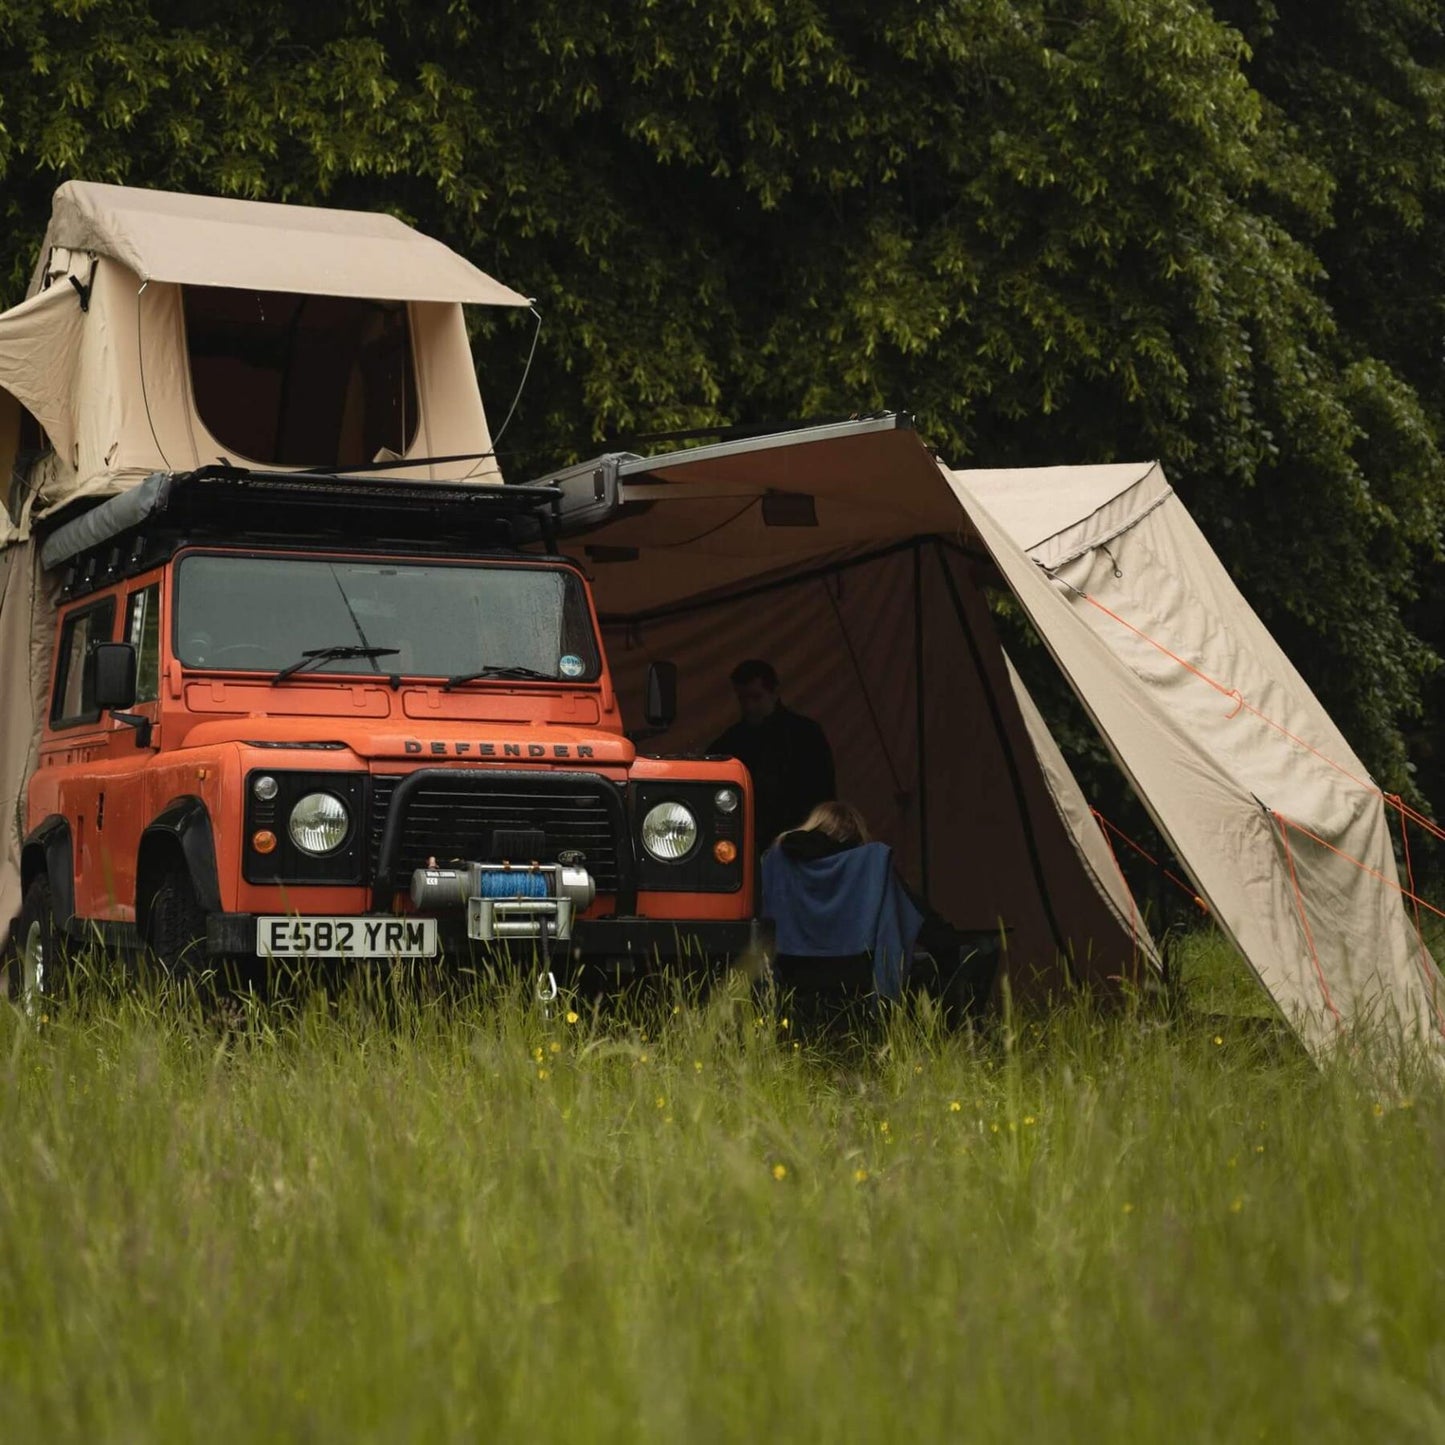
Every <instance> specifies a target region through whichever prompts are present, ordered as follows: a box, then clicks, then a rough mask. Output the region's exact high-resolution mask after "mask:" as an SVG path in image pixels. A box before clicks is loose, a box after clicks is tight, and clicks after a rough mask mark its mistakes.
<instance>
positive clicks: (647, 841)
mask: <svg viewBox="0 0 1445 1445" xmlns="http://www.w3.org/2000/svg"><path fill="white" fill-rule="evenodd" d="M696 842H697V819H696V818H694V817H693V815H692V811H691V810H690V809H688V808H684V807H683V805H682V804H681V803H659V804H657V806H656V807H654V808H649V809H648V811H647V816H646V817H645V818H644V819H643V820H642V846H643V847H644V848H646V849H647V851H648V852H649V853H651V854H652V856H653V857H654V858H656V859H657V860H658V862H660V863H676V862H678V861H679V860H680V859H683V858H686V857H687V855H688V854H689V853H691V852H692V850H693V845H694V844H695V843H696Z"/></svg>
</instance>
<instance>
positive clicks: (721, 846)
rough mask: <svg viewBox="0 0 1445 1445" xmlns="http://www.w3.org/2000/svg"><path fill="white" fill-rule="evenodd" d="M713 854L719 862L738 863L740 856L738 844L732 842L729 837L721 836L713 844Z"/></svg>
mask: <svg viewBox="0 0 1445 1445" xmlns="http://www.w3.org/2000/svg"><path fill="white" fill-rule="evenodd" d="M712 856H713V857H714V858H716V859H717V861H718V862H719V863H736V862H737V857H738V845H737V844H736V843H733V842H730V841H729V840H728V839H727V838H719V839H718V840H717V842H716V843H714V844H713V845H712Z"/></svg>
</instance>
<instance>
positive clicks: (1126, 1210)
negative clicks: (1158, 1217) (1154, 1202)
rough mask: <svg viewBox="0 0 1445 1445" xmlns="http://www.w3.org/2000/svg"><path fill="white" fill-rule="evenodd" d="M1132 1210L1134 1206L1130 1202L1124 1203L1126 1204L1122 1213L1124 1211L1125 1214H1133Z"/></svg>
mask: <svg viewBox="0 0 1445 1445" xmlns="http://www.w3.org/2000/svg"><path fill="white" fill-rule="evenodd" d="M1133 1212H1134V1206H1133V1205H1132V1204H1126V1205H1125V1206H1124V1213H1125V1214H1133Z"/></svg>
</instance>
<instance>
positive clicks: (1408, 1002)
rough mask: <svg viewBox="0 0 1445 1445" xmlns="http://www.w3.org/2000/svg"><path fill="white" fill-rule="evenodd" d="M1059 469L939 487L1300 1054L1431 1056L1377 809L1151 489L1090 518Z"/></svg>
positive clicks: (1139, 483) (1118, 488) (1430, 1004)
mask: <svg viewBox="0 0 1445 1445" xmlns="http://www.w3.org/2000/svg"><path fill="white" fill-rule="evenodd" d="M1070 470H1072V469H1055V470H1054V474H1053V475H1052V476H1051V477H1050V476H1047V475H1045V474H1042V473H1031V474H1019V473H1002V472H998V473H990V472H979V473H970V472H949V473H946V475H947V476H948V477H949V480H950V484H951V485H952V487H953V489H954V491H955V492H956V494H957V495H958V497H959V499H960V501H961V502H962V503H963V506H964V508H965V510H966V512H967V514H968V516H969V519H970V521H971V522H972V524H973V526H974V528H975V529H976V530H977V532H978V534H979V536H980V537H981V538H982V540H983V541H984V543H985V544H986V545H987V547H988V550H989V552H990V553H991V554H992V555H993V557H994V559H995V561H996V562H997V563H998V566H999V568H1000V570H1001V571H1002V572H1003V574H1004V576H1005V577H1006V578H1007V580H1008V582H1009V584H1010V585H1011V586H1012V588H1013V590H1014V592H1015V595H1016V596H1017V597H1018V599H1019V601H1020V602H1021V603H1022V604H1023V606H1024V608H1025V609H1026V611H1027V612H1028V614H1029V616H1030V618H1031V619H1032V620H1033V622H1034V625H1035V626H1036V627H1037V628H1038V630H1039V632H1040V634H1041V635H1042V637H1043V638H1044V640H1045V642H1046V643H1047V644H1048V646H1049V647H1050V649H1051V650H1052V652H1053V654H1054V656H1055V658H1056V659H1057V660H1058V662H1059V665H1060V667H1061V668H1062V669H1063V670H1064V672H1065V674H1066V676H1067V677H1068V678H1069V680H1070V682H1071V683H1072V684H1073V686H1074V688H1075V690H1076V691H1077V693H1078V694H1079V697H1080V698H1081V699H1082V701H1083V702H1084V704H1085V706H1086V707H1087V708H1088V709H1089V711H1090V712H1091V713H1092V714H1093V716H1094V719H1095V721H1096V722H1097V723H1098V725H1099V728H1100V731H1101V733H1102V734H1103V736H1104V737H1105V739H1106V740H1107V741H1108V743H1109V745H1110V746H1111V748H1112V749H1113V750H1114V753H1115V756H1116V757H1117V758H1118V759H1119V761H1120V764H1121V766H1122V767H1123V768H1124V769H1125V771H1126V772H1127V774H1128V775H1129V776H1130V778H1131V780H1132V781H1133V783H1134V786H1135V788H1136V790H1137V791H1138V793H1139V796H1140V797H1141V799H1142V800H1143V801H1144V802H1145V803H1146V805H1147V806H1148V807H1149V809H1150V811H1151V812H1152V813H1153V815H1154V817H1155V819H1156V821H1157V822H1158V824H1159V826H1160V828H1161V829H1162V831H1163V832H1164V834H1165V836H1166V837H1167V838H1168V839H1169V840H1170V843H1171V846H1172V847H1173V848H1174V850H1175V852H1176V854H1177V855H1178V857H1179V858H1180V860H1181V862H1182V863H1183V864H1184V866H1185V867H1186V868H1187V869H1188V870H1189V872H1190V874H1191V876H1192V877H1193V879H1194V881H1195V883H1196V885H1197V887H1198V888H1199V891H1200V893H1201V894H1202V895H1203V897H1204V898H1205V899H1206V900H1207V901H1208V902H1209V905H1210V907H1211V909H1212V910H1213V912H1214V915H1215V917H1216V918H1217V919H1218V921H1219V922H1220V923H1221V925H1222V926H1223V927H1224V928H1226V929H1227V931H1228V932H1229V933H1230V934H1231V936H1232V937H1233V938H1234V939H1235V941H1236V942H1237V944H1238V945H1239V947H1240V950H1241V952H1242V953H1243V954H1244V956H1245V958H1246V959H1247V960H1248V961H1249V963H1250V964H1251V966H1252V967H1253V968H1254V969H1255V971H1256V972H1257V973H1258V974H1259V976H1260V978H1261V980H1262V981H1263V983H1264V985H1265V987H1266V988H1267V989H1268V990H1269V992H1270V993H1271V994H1272V995H1273V997H1274V998H1275V1000H1276V1001H1277V1002H1278V1003H1279V1005H1280V1007H1281V1008H1282V1010H1283V1011H1284V1013H1285V1015H1286V1016H1287V1017H1288V1018H1289V1019H1290V1021H1291V1023H1292V1024H1293V1025H1294V1027H1295V1028H1296V1029H1297V1030H1298V1031H1299V1033H1300V1035H1301V1037H1302V1038H1303V1039H1304V1040H1305V1041H1306V1043H1307V1044H1309V1045H1310V1047H1311V1048H1312V1049H1314V1050H1316V1051H1317V1052H1324V1051H1327V1050H1328V1049H1330V1048H1331V1047H1332V1046H1333V1045H1335V1044H1336V1043H1337V1042H1338V1041H1339V1039H1340V1038H1341V1037H1343V1036H1345V1035H1346V1034H1347V1033H1348V1032H1349V1030H1350V1029H1351V1027H1352V1026H1354V1025H1359V1024H1363V1025H1369V1024H1371V1023H1380V1024H1383V1025H1385V1026H1386V1027H1388V1028H1389V1029H1390V1030H1391V1031H1392V1032H1397V1031H1400V1030H1403V1032H1404V1034H1405V1036H1406V1037H1408V1038H1415V1039H1419V1040H1424V1041H1428V1042H1429V1043H1430V1044H1431V1045H1432V1046H1436V1047H1438V1046H1439V1044H1440V1041H1441V1039H1442V1037H1445V1021H1442V1018H1441V1015H1440V1014H1439V1012H1438V1011H1437V1010H1438V1007H1439V1003H1440V1002H1441V1001H1442V1000H1445V991H1442V990H1441V980H1440V975H1439V973H1438V971H1437V970H1436V968H1435V966H1434V963H1433V961H1432V960H1431V959H1430V957H1429V955H1428V954H1427V953H1426V952H1425V951H1424V949H1423V947H1422V946H1421V944H1420V943H1419V940H1418V939H1417V938H1416V936H1415V934H1414V931H1413V929H1412V928H1411V927H1410V926H1409V923H1408V920H1407V918H1406V915H1405V911H1404V909H1403V907H1402V905H1401V897H1400V894H1399V891H1398V878H1397V873H1396V867H1395V858H1394V852H1393V848H1392V845H1391V838H1390V830H1389V824H1388V822H1387V815H1386V807H1385V803H1384V800H1383V799H1382V797H1381V795H1380V793H1379V790H1378V789H1377V787H1376V786H1375V784H1374V783H1373V781H1372V780H1371V779H1370V778H1369V775H1368V774H1367V773H1366V771H1365V768H1364V766H1363V764H1362V763H1361V762H1360V760H1359V759H1358V758H1357V757H1356V756H1355V755H1354V753H1353V751H1352V750H1351V749H1350V747H1349V745H1348V744H1347V743H1346V741H1345V739H1344V738H1343V737H1342V736H1341V734H1340V733H1339V731H1338V729H1337V728H1336V727H1335V726H1334V724H1333V723H1332V722H1331V721H1330V719H1329V716H1328V715H1327V714H1326V713H1325V711H1324V709H1323V708H1322V707H1321V706H1320V704H1319V702H1318V700H1317V699H1316V698H1315V697H1314V696H1313V694H1312V693H1311V692H1310V690H1309V688H1308V687H1307V686H1306V685H1305V683H1304V681H1303V679H1302V678H1301V677H1300V676H1299V674H1298V672H1297V671H1296V670H1295V669H1294V667H1293V666H1292V665H1291V664H1290V662H1289V660H1288V658H1286V657H1285V655H1284V653H1283V652H1282V651H1281V650H1280V648H1279V647H1278V645H1277V644H1276V643H1275V642H1274V640H1273V639H1272V638H1271V637H1270V636H1269V634H1268V632H1267V631H1266V630H1265V628H1264V626H1263V624H1262V623H1261V622H1260V621H1259V619H1258V618H1257V617H1256V616H1255V614H1254V613H1253V611H1252V610H1251V609H1250V608H1249V606H1248V604H1247V603H1245V601H1244V599H1243V598H1242V597H1241V596H1240V595H1239V592H1238V590H1237V589H1236V588H1235V586H1234V584H1233V582H1232V581H1231V580H1230V578H1229V576H1228V574H1227V573H1226V572H1225V571H1224V568H1223V567H1222V566H1221V565H1220V563H1219V561H1218V559H1217V558H1216V557H1215V556H1214V554H1213V552H1212V551H1211V550H1210V548H1209V545H1208V543H1207V542H1206V541H1205V539H1204V537H1203V535H1202V534H1201V533H1200V532H1199V529H1198V528H1197V527H1196V526H1195V524H1194V523H1193V521H1192V520H1191V519H1190V517H1189V516H1188V514H1187V513H1186V512H1185V510H1184V508H1183V506H1182V505H1181V504H1180V502H1179V501H1178V499H1177V498H1176V497H1175V496H1174V495H1173V493H1172V492H1171V491H1170V490H1169V488H1168V485H1167V482H1166V481H1165V480H1164V478H1163V474H1162V472H1161V471H1159V469H1158V468H1157V467H1154V468H1147V469H1145V468H1138V469H1135V472H1134V475H1133V477H1132V478H1128V477H1124V476H1122V475H1120V476H1118V477H1116V478H1115V481H1116V483H1117V485H1115V486H1114V488H1113V491H1114V495H1112V496H1103V497H1092V498H1090V499H1089V500H1090V503H1091V510H1089V511H1088V512H1085V511H1084V508H1083V507H1081V506H1080V505H1079V504H1078V500H1077V498H1071V497H1070V494H1069V490H1068V486H1067V483H1068V476H1067V473H1068V472H1069V471H1070ZM1103 490H1104V491H1105V492H1107V491H1108V490H1109V489H1108V487H1107V486H1106V487H1104V488H1103ZM1050 495H1052V496H1053V497H1054V498H1055V503H1054V505H1053V510H1052V515H1050V513H1049V506H1048V498H1049V496H1050ZM995 504H997V505H998V506H999V508H1000V511H1001V512H1002V513H1004V514H1006V515H1009V517H1010V526H1009V527H1005V526H1004V525H1002V524H1001V523H1000V521H999V520H998V517H997V516H995V514H994V512H993V510H992V508H993V506H994V505H995ZM1051 529H1052V530H1051ZM1025 539H1026V541H1027V550H1025V546H1024V545H1023V542H1024V540H1025ZM1105 609H1107V610H1105ZM1300 829H1308V830H1309V831H1310V832H1311V833H1313V834H1315V835H1317V836H1318V837H1319V838H1320V839H1322V840H1323V843H1318V842H1315V841H1313V840H1312V839H1311V838H1309V837H1307V836H1305V835H1304V834H1303V833H1302V832H1300V831H1299V830H1300ZM1326 845H1327V846H1326ZM1332 849H1334V850H1339V851H1338V852H1336V851H1331V850H1332ZM1342 854H1343V855H1349V856H1350V857H1352V858H1354V859H1357V860H1359V863H1360V864H1363V865H1364V866H1363V867H1360V866H1357V865H1356V863H1354V862H1351V861H1349V858H1347V857H1345V856H1342ZM1366 870H1369V871H1366Z"/></svg>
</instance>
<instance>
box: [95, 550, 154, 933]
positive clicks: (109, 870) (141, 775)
mask: <svg viewBox="0 0 1445 1445" xmlns="http://www.w3.org/2000/svg"><path fill="white" fill-rule="evenodd" d="M161 596H162V590H161V585H160V582H159V581H158V580H156V579H154V578H150V579H147V578H141V579H139V580H137V581H136V582H133V583H132V584H131V585H130V588H129V590H128V591H127V592H126V594H125V599H124V607H123V609H122V612H121V629H120V640H121V641H122V642H128V643H129V644H130V645H131V646H132V647H133V648H135V655H136V670H135V676H136V690H135V702H134V703H133V704H132V705H131V707H129V708H128V709H127V710H126V711H127V713H128V714H129V715H130V716H132V717H136V718H143V719H144V720H145V721H146V722H148V723H149V724H150V728H151V736H150V742H149V745H148V746H146V747H141V746H140V742H141V739H142V731H141V730H138V729H137V728H135V727H134V726H131V725H130V724H127V723H122V722H116V721H115V720H114V719H113V718H107V719H106V720H105V726H106V738H105V757H104V761H103V762H101V763H100V764H99V767H98V773H99V777H100V791H99V794H98V796H97V798H96V839H97V843H98V850H99V857H100V867H101V871H102V873H103V875H104V877H105V878H106V880H107V885H108V891H107V896H106V897H105V898H104V899H103V900H101V902H102V908H101V911H100V912H99V913H98V914H96V915H95V916H96V917H101V918H110V919H118V920H123V921H126V922H131V921H134V919H135V904H136V898H135V878H136V860H137V858H138V856H139V853H140V839H141V833H142V832H143V831H144V829H145V825H146V824H147V823H148V822H149V821H150V809H149V807H148V805H147V797H146V783H147V779H148V777H149V774H150V769H149V767H148V764H149V762H150V760H151V759H152V758H153V757H154V756H155V748H156V747H157V746H158V745H159V743H160V728H159V723H160V696H161V692H160V673H161V646H160V645H161V607H162V603H161Z"/></svg>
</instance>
